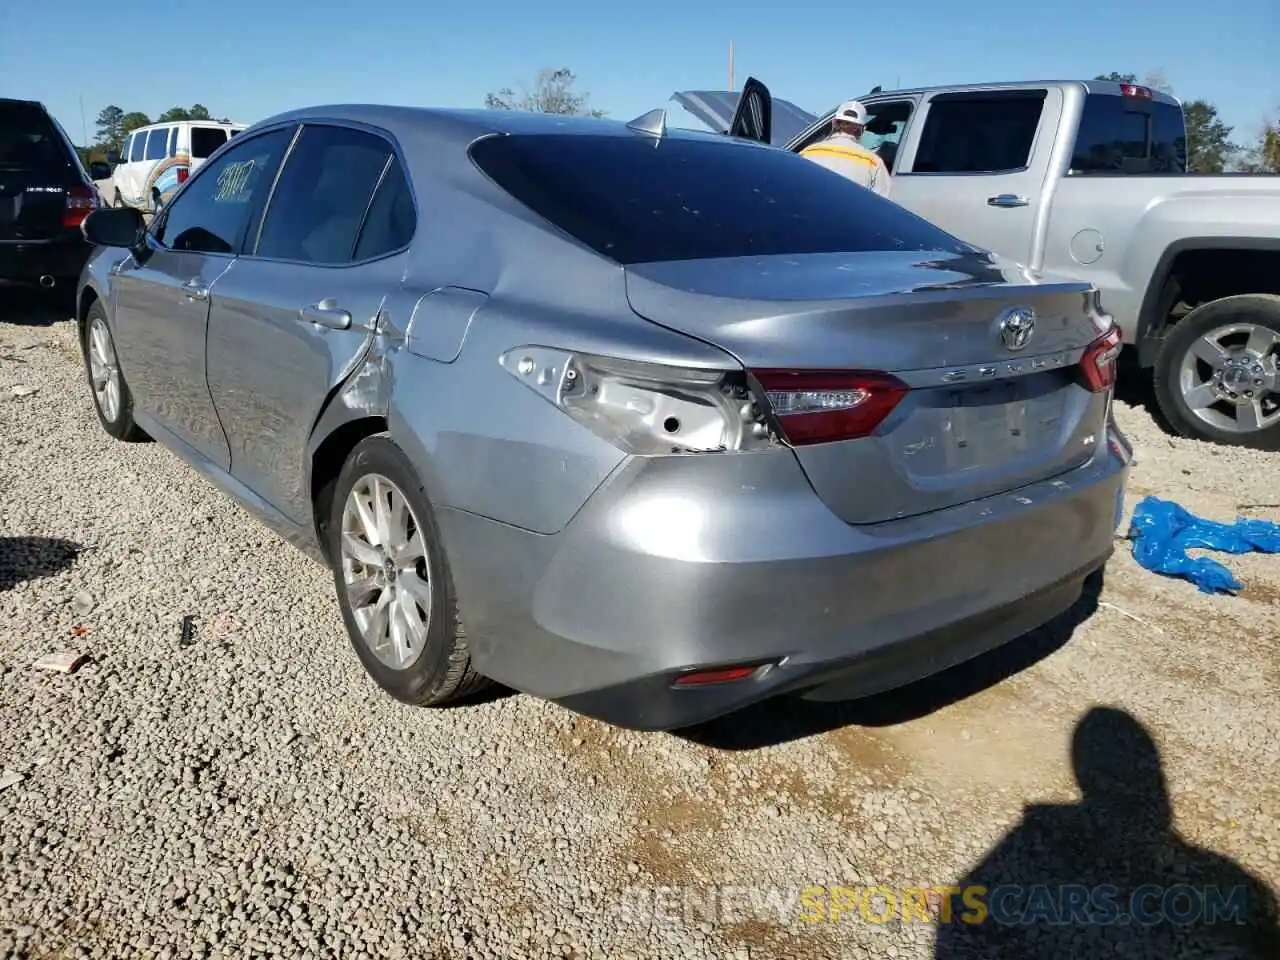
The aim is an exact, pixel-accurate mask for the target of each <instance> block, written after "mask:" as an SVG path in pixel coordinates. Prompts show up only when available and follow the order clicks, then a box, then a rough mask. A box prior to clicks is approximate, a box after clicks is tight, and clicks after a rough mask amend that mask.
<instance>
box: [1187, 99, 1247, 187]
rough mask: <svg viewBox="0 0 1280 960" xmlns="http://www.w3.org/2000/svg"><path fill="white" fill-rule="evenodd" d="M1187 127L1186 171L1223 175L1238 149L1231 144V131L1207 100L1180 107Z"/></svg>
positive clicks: (1194, 101)
mask: <svg viewBox="0 0 1280 960" xmlns="http://www.w3.org/2000/svg"><path fill="white" fill-rule="evenodd" d="M1182 114H1183V116H1184V117H1185V118H1186V123H1187V170H1188V171H1190V172H1191V173H1222V172H1223V171H1224V170H1226V169H1227V163H1228V162H1229V161H1230V160H1231V158H1232V156H1233V155H1234V154H1235V153H1236V151H1237V150H1238V149H1239V148H1238V147H1237V146H1236V145H1235V144H1234V143H1232V142H1231V127H1229V126H1227V125H1226V124H1225V123H1223V122H1222V120H1221V119H1219V117H1218V108H1217V107H1215V106H1214V105H1213V104H1212V103H1209V102H1208V101H1207V100H1192V101H1190V102H1188V103H1184V104H1183V105H1182Z"/></svg>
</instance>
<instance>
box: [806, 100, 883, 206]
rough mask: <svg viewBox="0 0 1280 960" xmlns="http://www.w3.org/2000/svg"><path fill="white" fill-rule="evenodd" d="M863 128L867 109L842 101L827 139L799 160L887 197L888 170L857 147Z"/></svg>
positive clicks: (863, 149)
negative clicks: (809, 162)
mask: <svg viewBox="0 0 1280 960" xmlns="http://www.w3.org/2000/svg"><path fill="white" fill-rule="evenodd" d="M866 125H867V108H866V107H864V106H863V105H862V104H861V103H859V102H858V101H857V100H846V101H845V102H844V103H842V104H840V106H839V107H838V108H837V109H836V113H835V116H834V117H832V119H831V136H829V137H827V138H826V139H824V140H819V141H818V142H817V143H811V144H809V146H807V147H805V148H804V149H803V150H801V151H800V156H802V157H807V158H808V159H810V160H812V161H813V162H814V163H818V164H821V165H822V166H824V167H826V168H827V169H828V170H832V171H834V172H836V173H838V174H840V175H841V176H844V177H848V178H849V179H850V180H852V181H853V182H854V183H857V184H859V185H860V186H863V187H866V188H867V189H869V190H874V191H875V192H876V193H878V194H880V196H882V197H887V196H889V185H890V184H889V169H888V168H887V167H886V166H885V165H884V161H883V160H881V159H880V157H879V155H878V154H876V153H874V152H873V151H871V150H868V149H867V148H866V147H864V146H863V145H862V144H861V143H860V141H861V139H862V131H863V130H864V129H865V128H866Z"/></svg>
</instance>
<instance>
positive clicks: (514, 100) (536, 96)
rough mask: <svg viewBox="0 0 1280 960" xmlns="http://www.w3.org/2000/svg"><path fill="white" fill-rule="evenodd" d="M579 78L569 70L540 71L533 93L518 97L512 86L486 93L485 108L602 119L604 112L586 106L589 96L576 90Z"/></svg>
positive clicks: (562, 68) (528, 91) (527, 91)
mask: <svg viewBox="0 0 1280 960" xmlns="http://www.w3.org/2000/svg"><path fill="white" fill-rule="evenodd" d="M577 79H578V78H577V77H575V76H574V75H573V71H572V70H570V69H569V68H568V67H560V68H558V69H544V70H539V71H538V77H537V79H536V80H535V81H534V85H533V90H532V91H530V90H527V89H526V90H523V92H522V93H521V94H520V95H519V96H517V95H516V93H515V91H513V90H512V89H511V88H510V87H503V88H502V89H501V90H499V91H498V92H497V93H490V94H486V95H485V98H484V105H485V106H486V107H488V108H489V109H490V110H527V111H530V112H532V113H556V114H561V115H565V116H574V117H603V116H604V115H605V112H604V111H603V110H595V109H593V108H591V107H588V106H587V100H588V98H589V94H585V93H577V92H575V91H574V89H573V85H574V83H575V82H576V81H577Z"/></svg>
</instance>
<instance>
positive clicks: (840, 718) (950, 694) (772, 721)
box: [672, 570, 1105, 750]
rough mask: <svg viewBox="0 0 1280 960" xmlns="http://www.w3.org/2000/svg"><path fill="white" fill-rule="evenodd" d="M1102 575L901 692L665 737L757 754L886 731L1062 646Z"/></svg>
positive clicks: (800, 704)
mask: <svg viewBox="0 0 1280 960" xmlns="http://www.w3.org/2000/svg"><path fill="white" fill-rule="evenodd" d="M1104 577H1105V571H1104V570H1099V571H1098V572H1097V573H1095V574H1093V575H1092V576H1090V577H1089V578H1088V580H1086V581H1085V584H1084V589H1083V590H1082V591H1081V594H1080V598H1079V599H1078V600H1077V601H1076V602H1075V603H1074V604H1072V606H1071V607H1070V608H1068V609H1067V610H1066V611H1065V612H1064V613H1062V614H1061V615H1060V616H1058V617H1056V618H1054V619H1053V620H1051V621H1049V622H1048V623H1046V624H1045V625H1044V626H1042V627H1039V628H1037V629H1035V630H1032V631H1031V632H1030V633H1026V634H1023V635H1022V636H1021V637H1018V638H1017V639H1015V640H1012V641H1010V642H1009V643H1006V644H1003V645H1002V646H1000V647H997V648H996V649H994V650H991V651H989V652H987V653H984V654H981V655H980V656H977V657H974V658H973V659H971V660H966V661H965V662H963V663H960V664H958V665H956V666H954V667H951V668H950V669H948V670H944V671H942V672H941V673H937V674H934V675H933V676H930V677H925V678H924V679H922V680H917V681H916V682H915V683H912V684H909V685H907V686H904V687H899V688H897V689H895V690H889V691H886V692H884V693H879V694H876V695H875V696H871V697H864V698H862V699H858V700H844V701H838V702H829V703H822V702H816V701H810V700H803V699H801V698H800V697H798V696H780V697H774V698H772V699H769V700H765V701H763V702H761V703H757V704H753V705H751V706H749V707H746V708H745V709H742V710H738V711H735V712H734V713H732V714H729V715H728V716H725V717H718V718H717V719H715V720H711V721H708V722H707V723H703V724H699V725H698V726H696V727H688V728H685V729H683V730H673V731H672V733H673V735H675V736H678V737H680V738H682V739H685V740H689V741H692V742H694V743H699V744H702V745H703V746H708V747H713V748H716V749H719V750H757V749H760V748H762V747H768V746H774V745H777V744H782V743H787V742H789V741H792V740H801V739H803V738H805V737H811V736H815V735H817V734H821V733H826V732H828V731H830V730H836V729H839V728H841V727H848V726H861V727H887V726H893V725H895V724H899V723H906V722H907V721H909V720H916V719H919V718H920V717H924V716H928V715H929V714H931V713H934V712H936V711H938V710H941V709H942V708H943V707H947V706H950V705H951V704H953V703H956V702H958V701H960V700H965V699H967V698H969V697H971V696H973V695H974V694H977V693H980V692H982V691H983V690H986V689H987V688H989V687H993V686H995V685H996V684H998V683H1000V682H1001V681H1004V680H1007V679H1009V678H1010V677H1012V676H1014V675H1015V674H1018V673H1021V672H1022V671H1024V670H1026V669H1028V668H1030V667H1032V666H1034V665H1035V664H1037V663H1039V662H1040V661H1041V660H1043V659H1044V658H1045V657H1047V656H1049V655H1050V654H1052V653H1053V652H1055V651H1056V650H1059V649H1060V648H1062V647H1063V646H1064V645H1065V644H1066V643H1067V641H1068V640H1070V639H1071V637H1072V635H1073V634H1074V633H1075V631H1076V629H1077V628H1078V627H1079V626H1080V625H1081V624H1083V623H1084V622H1085V621H1086V620H1088V619H1089V618H1090V617H1092V616H1093V614H1094V613H1095V612H1096V611H1097V609H1098V598H1099V596H1100V595H1101V593H1102V586H1103V580H1104Z"/></svg>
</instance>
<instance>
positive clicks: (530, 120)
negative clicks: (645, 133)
mask: <svg viewBox="0 0 1280 960" xmlns="http://www.w3.org/2000/svg"><path fill="white" fill-rule="evenodd" d="M307 120H311V121H313V122H318V121H321V120H330V121H339V122H341V121H350V122H354V123H364V124H368V125H369V126H372V127H381V128H385V129H388V130H394V129H395V128H397V127H401V126H409V127H413V128H415V129H418V130H426V131H431V132H438V133H446V132H447V133H451V134H454V135H461V136H470V137H471V138H473V139H474V138H477V137H481V136H485V135H487V134H494V133H497V134H503V133H506V134H563V135H573V136H614V137H619V136H640V135H641V134H638V133H637V132H636V131H634V130H632V129H631V128H630V127H628V126H627V125H626V123H623V122H622V121H620V120H613V119H609V118H606V117H581V116H566V115H562V114H551V113H535V112H533V111H527V110H489V109H485V108H472V109H464V108H457V109H454V108H447V107H409V106H393V105H381V104H369V103H341V104H328V105H323V106H314V107H303V108H300V109H297V110H290V111H287V112H285V113H278V114H276V115H275V116H271V117H268V118H266V119H265V120H261V121H259V122H258V123H256V124H254V127H266V126H273V125H275V124H278V123H290V122H292V123H296V122H299V121H307ZM664 136H666V137H668V138H679V139H698V140H708V141H715V142H718V143H725V142H729V143H737V142H742V143H745V141H735V140H730V139H729V138H726V137H723V136H720V135H719V134H712V133H706V132H703V131H698V130H683V129H679V128H675V127H670V128H668V129H667V131H666V133H665V134H664Z"/></svg>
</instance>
